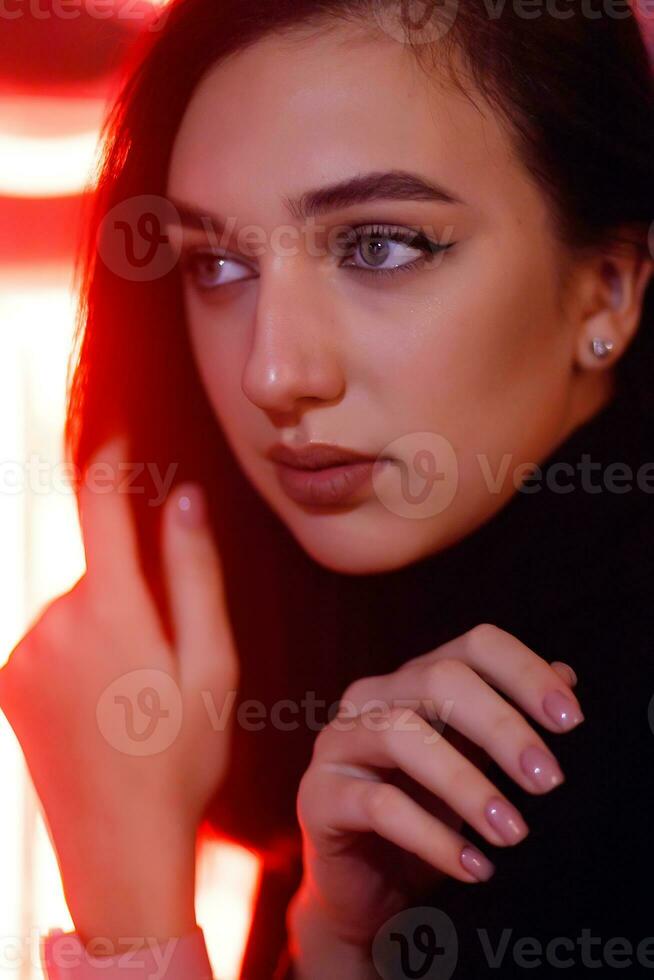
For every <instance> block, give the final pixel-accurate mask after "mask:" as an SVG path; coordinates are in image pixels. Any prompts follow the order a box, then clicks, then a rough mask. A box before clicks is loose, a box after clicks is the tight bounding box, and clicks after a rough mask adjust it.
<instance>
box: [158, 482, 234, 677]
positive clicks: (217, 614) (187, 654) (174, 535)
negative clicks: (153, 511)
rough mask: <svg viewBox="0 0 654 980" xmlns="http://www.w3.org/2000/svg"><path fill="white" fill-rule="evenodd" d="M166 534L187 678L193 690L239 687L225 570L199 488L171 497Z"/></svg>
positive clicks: (190, 486) (186, 487) (186, 486)
mask: <svg viewBox="0 0 654 980" xmlns="http://www.w3.org/2000/svg"><path fill="white" fill-rule="evenodd" d="M162 534H163V548H162V552H163V560H164V566H165V576H166V587H167V592H168V598H169V602H170V609H171V614H172V619H173V629H174V633H175V645H176V647H177V649H178V652H179V659H180V665H179V667H180V671H181V674H182V678H183V679H184V680H185V682H186V683H188V684H189V685H191V686H192V687H193V688H194V689H197V688H199V687H209V689H210V690H213V689H214V688H215V687H216V686H218V687H219V688H221V689H222V688H224V687H225V685H230V684H235V682H236V678H237V669H238V663H237V656H236V648H235V643H234V637H233V633H232V626H231V622H230V619H229V613H228V608H227V600H226V595H225V588H224V581H223V570H222V564H221V560H220V556H219V554H218V549H217V547H216V543H215V540H214V537H213V532H212V529H211V526H210V524H209V522H208V520H207V505H206V500H205V497H204V491H203V490H202V488H201V487H200V485H199V484H197V483H183V484H180V485H178V486H176V487H175V488H174V489H173V490H172V491H171V493H170V495H169V498H168V500H167V501H166V505H165V507H164V514H163V526H162Z"/></svg>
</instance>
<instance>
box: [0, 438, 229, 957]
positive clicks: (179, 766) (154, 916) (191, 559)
mask: <svg viewBox="0 0 654 980" xmlns="http://www.w3.org/2000/svg"><path fill="white" fill-rule="evenodd" d="M126 449H127V443H126V440H125V439H124V438H122V437H120V438H116V439H114V440H112V441H110V442H108V443H107V444H105V446H103V447H102V448H101V449H100V451H99V452H98V453H97V454H96V456H95V457H94V460H93V461H92V463H91V466H90V468H89V470H87V472H93V464H94V463H97V462H100V461H102V462H103V464H104V463H106V464H108V465H109V467H110V472H111V473H112V474H114V475H115V478H114V479H113V480H112V485H111V488H110V489H109V492H106V490H105V489H104V488H105V487H106V479H105V472H106V467H105V468H103V492H94V489H93V488H92V487H91V486H89V485H88V481H83V482H82V486H81V489H80V495H79V509H80V520H81V525H82V534H83V539H84V547H85V553H86V564H87V571H86V573H85V574H84V575H83V576H82V578H81V579H80V580H79V581H78V582H77V583H76V584H75V586H74V587H73V588H72V589H71V590H70V591H69V592H67V593H66V594H64V595H62V596H60V597H59V598H57V599H56V600H55V601H54V602H52V603H51V604H50V605H49V606H48V607H47V608H46V609H45V611H44V613H43V614H42V615H41V616H40V618H39V619H38V621H37V622H36V623H35V625H33V626H32V628H31V629H30V630H29V631H28V632H27V634H26V635H25V636H24V637H23V639H22V640H21V641H20V643H19V644H18V645H17V646H16V647H15V648H14V650H13V651H12V653H11V656H10V658H9V660H8V662H7V664H6V665H5V666H4V667H3V668H2V670H0V707H1V708H2V710H3V711H4V713H5V714H6V716H7V718H8V720H9V722H10V724H11V726H12V728H13V730H14V732H15V734H16V737H17V738H18V740H19V742H20V744H21V748H22V750H23V752H24V755H25V760H26V764H27V766H28V769H29V771H30V775H31V777H32V780H33V783H34V786H35V789H36V791H37V793H38V796H39V798H40V801H41V804H42V806H43V810H44V817H45V821H46V825H47V828H48V832H49V834H50V838H51V840H52V843H53V846H54V849H55V852H56V855H57V859H58V862H59V869H60V872H61V876H62V881H63V887H64V892H65V896H66V900H67V903H68V907H69V910H70V913H71V916H72V918H73V921H74V922H75V926H76V929H77V931H78V933H79V934H80V936H81V937H82V939H83V940H84V941H87V939H88V938H89V937H91V936H99V935H101V936H103V937H107V938H110V939H114V940H115V938H116V937H117V936H119V935H126V936H131V937H134V936H135V935H136V934H140V935H141V936H142V937H153V938H159V939H164V938H167V937H170V936H174V935H181V934H183V933H184V932H188V931H190V929H191V928H192V927H193V926H194V925H195V913H194V881H195V841H196V833H197V828H198V825H199V823H200V821H201V819H202V816H203V810H204V807H205V805H206V803H207V802H208V800H209V798H210V797H211V795H212V794H213V793H214V792H215V790H216V788H217V787H218V785H219V784H220V783H221V780H222V779H223V777H224V774H225V772H226V766H227V762H228V751H229V740H230V728H229V726H225V728H224V730H215V727H216V726H214V730H212V728H211V726H210V715H209V713H208V712H207V710H206V704H205V702H204V701H203V698H202V696H201V692H206V693H205V696H210V697H212V698H213V699H214V701H215V704H216V710H217V711H218V712H220V711H221V709H222V705H223V700H224V698H225V696H226V694H227V693H228V692H230V691H232V690H234V689H235V686H236V684H237V683H238V660H237V655H236V650H235V646H234V641H233V636H232V631H231V628H230V624H229V620H228V615H227V609H226V605H225V598H224V592H223V581H222V570H221V565H220V562H219V558H218V555H217V553H216V550H215V547H214V542H213V539H212V535H211V532H210V529H209V525H208V524H207V523H206V522H203V521H202V507H201V506H198V504H202V500H201V498H200V497H198V496H196V495H197V492H198V488H195V487H189V486H188V485H185V486H183V487H178V488H174V489H173V491H171V495H170V496H169V498H168V500H167V501H166V503H165V506H164V512H163V515H162V552H163V558H164V565H165V568H164V573H165V581H166V586H167V591H168V597H169V600H170V610H171V618H172V621H173V626H174V633H175V637H174V645H171V644H170V643H169V641H168V639H167V638H166V636H165V633H164V630H163V627H162V623H161V620H160V618H159V615H158V611H157V609H156V606H155V603H154V600H153V598H152V595H151V592H150V590H149V588H148V585H147V582H146V580H145V578H144V576H143V574H142V571H141V568H140V564H139V560H138V551H137V538H136V533H135V528H134V525H133V520H132V516H131V512H130V508H129V504H128V498H127V495H126V494H125V493H124V492H121V491H120V489H118V487H119V483H120V474H119V471H118V464H119V463H120V461H121V460H124V459H125V458H126ZM185 494H186V495H187V496H186V502H187V503H189V502H190V504H191V508H195V513H196V514H197V515H198V517H199V518H200V523H199V524H198V525H197V526H193V524H192V522H189V521H188V519H187V521H186V523H184V517H187V518H188V513H189V512H188V511H187V513H186V514H184V513H183V512H182V511H181V510H180V508H179V506H178V501H179V499H180V497H182V496H183V495H185ZM180 515H181V519H180ZM138 671H143V673H142V674H139V673H134V672H138ZM112 685H113V686H112ZM166 712H167V714H166ZM230 714H231V713H230ZM144 715H145V719H144ZM98 955H100V954H98Z"/></svg>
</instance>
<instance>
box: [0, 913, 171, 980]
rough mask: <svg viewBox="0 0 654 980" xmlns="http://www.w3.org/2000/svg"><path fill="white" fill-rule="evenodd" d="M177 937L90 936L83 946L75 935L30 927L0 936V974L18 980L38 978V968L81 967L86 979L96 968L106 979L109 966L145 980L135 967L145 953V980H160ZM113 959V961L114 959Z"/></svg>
mask: <svg viewBox="0 0 654 980" xmlns="http://www.w3.org/2000/svg"><path fill="white" fill-rule="evenodd" d="M46 942H47V943H48V962H47V963H44V960H45V955H44V954H45V946H46ZM178 942H179V938H178V937H170V938H168V939H165V940H160V939H157V938H156V937H154V936H133V935H132V936H119V937H118V938H117V939H111V938H109V937H108V936H92V937H91V938H90V939H89V940H88V943H87V944H86V946H84V945H82V943H81V941H80V939H79V938H78V937H77V936H76V935H75V934H73V935H67V934H64V932H63V930H57V929H53V930H51V931H50V932H49V933H46V934H44V933H43V931H42V930H41V929H39V928H38V927H36V926H35V927H33V928H32V929H30V931H29V932H28V933H27V934H25V935H11V934H8V933H5V934H4V935H0V970H1V971H2V973H3V974H4V972H5V971H7V974H9V971H10V970H11V971H12V974H11V975H12V976H15V977H18V976H19V975H22V973H23V972H24V971H27V972H30V973H31V974H32V975H34V976H36V975H42V967H43V966H45V965H47V966H48V967H50V968H52V969H53V970H55V969H56V975H57V976H59V974H60V971H62V970H64V971H66V972H67V971H68V970H69V969H70V970H72V969H75V968H78V967H82V966H83V969H84V975H85V976H89V970H90V969H91V968H92V967H94V966H95V967H97V976H98V978H101V977H103V976H106V973H107V967H108V966H111V965H112V964H111V963H110V962H109V961H108V960H107V957H111V958H112V962H113V963H115V964H116V965H117V966H119V967H120V968H121V970H122V969H124V970H125V976H130V975H133V974H130V972H129V971H130V969H131V970H139V971H140V972H139V974H138V975H139V976H143V977H145V976H146V974H145V973H144V972H143V970H144V969H145V968H144V967H143V966H142V965H141V964H140V963H139V955H140V953H145V955H146V956H147V959H148V961H149V963H150V964H151V968H150V971H149V973H148V974H147V976H148V977H149V980H162V978H163V977H165V976H166V972H167V970H168V967H169V965H170V962H171V960H172V958H173V955H174V952H175V948H176V946H177V944H178ZM114 957H116V959H114Z"/></svg>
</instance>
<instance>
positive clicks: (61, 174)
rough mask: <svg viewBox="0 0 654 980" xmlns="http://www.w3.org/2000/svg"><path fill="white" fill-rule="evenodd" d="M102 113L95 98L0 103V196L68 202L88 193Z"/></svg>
mask: <svg viewBox="0 0 654 980" xmlns="http://www.w3.org/2000/svg"><path fill="white" fill-rule="evenodd" d="M105 108H106V106H105V102H104V100H103V99H98V98H93V99H90V98H87V99H78V98H70V99H67V98H60V97H47V98H31V97H20V96H16V97H12V98H1V99H0V119H1V120H2V123H1V124H0V194H2V195H5V196H8V197H32V198H33V197H36V198H41V197H67V196H70V195H75V194H80V193H82V192H83V191H84V190H86V189H91V188H92V187H93V185H94V183H95V164H96V156H97V151H98V149H99V144H98V138H99V133H100V127H101V123H102V118H103V114H104V112H105Z"/></svg>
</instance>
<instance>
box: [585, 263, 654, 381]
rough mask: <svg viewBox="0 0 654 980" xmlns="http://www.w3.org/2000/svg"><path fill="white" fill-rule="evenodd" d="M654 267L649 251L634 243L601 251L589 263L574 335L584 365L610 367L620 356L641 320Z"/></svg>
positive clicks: (600, 367)
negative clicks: (579, 314) (577, 324)
mask: <svg viewBox="0 0 654 980" xmlns="http://www.w3.org/2000/svg"><path fill="white" fill-rule="evenodd" d="M653 272H654V259H653V258H652V256H651V254H650V252H649V251H648V250H646V249H645V248H643V247H642V245H640V246H639V245H636V244H630V245H629V246H627V247H626V248H620V249H618V248H616V249H615V250H614V251H608V252H607V251H602V252H601V253H600V254H598V255H597V256H595V258H594V259H593V260H592V261H591V262H590V263H589V264H588V266H587V267H586V268H585V270H584V272H583V274H582V283H581V293H580V295H581V307H580V309H581V316H580V319H579V329H578V331H577V339H576V363H577V364H578V366H579V367H580V368H581V369H582V370H586V369H588V370H592V371H597V370H604V369H605V368H607V367H610V368H612V367H613V366H614V365H615V362H616V361H617V360H618V359H619V358H620V357H621V356H622V354H623V353H624V351H625V350H626V349H627V347H628V346H629V343H630V342H631V340H632V339H633V338H634V336H635V334H636V332H637V329H638V326H639V324H640V319H641V316H642V308H643V296H644V294H645V289H646V287H647V285H648V283H649V280H650V277H651V275H652V273H653ZM594 341H595V350H597V351H598V352H599V355H600V356H598V353H595V352H594V350H593V342H594Z"/></svg>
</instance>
